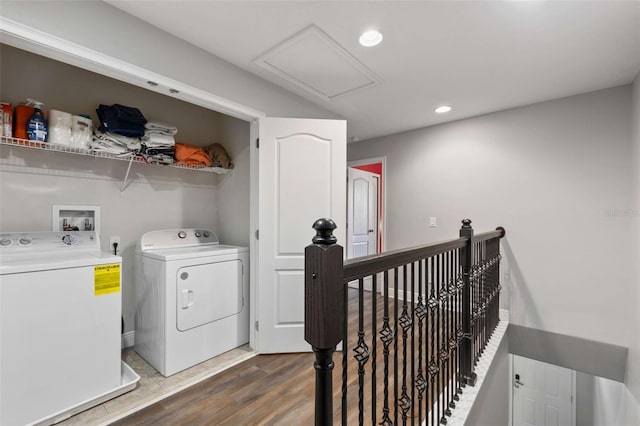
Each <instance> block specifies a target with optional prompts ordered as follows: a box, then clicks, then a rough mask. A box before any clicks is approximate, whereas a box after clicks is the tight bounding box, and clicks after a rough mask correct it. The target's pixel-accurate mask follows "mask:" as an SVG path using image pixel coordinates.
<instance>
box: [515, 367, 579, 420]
mask: <svg viewBox="0 0 640 426" xmlns="http://www.w3.org/2000/svg"><path fill="white" fill-rule="evenodd" d="M511 357H512V358H511V362H512V375H511V379H512V382H511V384H512V389H511V390H512V419H513V421H512V425H513V426H575V424H576V404H575V394H576V372H575V371H574V370H571V369H568V368H564V367H559V366H557V365H553V364H548V363H546V362H542V361H537V360H533V359H530V358H525V357H522V356H519V355H512V356H511Z"/></svg>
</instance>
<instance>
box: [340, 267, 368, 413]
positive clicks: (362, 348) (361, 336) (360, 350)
mask: <svg viewBox="0 0 640 426" xmlns="http://www.w3.org/2000/svg"><path fill="white" fill-rule="evenodd" d="M353 351H354V352H355V355H354V358H355V359H356V360H357V361H358V424H360V425H363V424H364V375H365V365H366V363H367V361H368V360H369V348H368V347H367V343H366V341H365V331H364V278H360V279H359V280H358V344H357V345H356V347H355V348H353ZM345 352H346V351H345ZM343 368H345V367H343ZM343 398H344V395H343ZM343 404H344V403H343ZM343 412H346V410H344V411H343ZM342 422H343V424H345V425H346V417H345V416H344V415H343V418H342Z"/></svg>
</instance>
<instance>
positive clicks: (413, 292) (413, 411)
mask: <svg viewBox="0 0 640 426" xmlns="http://www.w3.org/2000/svg"><path fill="white" fill-rule="evenodd" d="M416 278H417V277H416V262H412V263H411V278H410V280H411V337H410V339H411V418H412V419H414V418H415V417H416V403H415V402H416V345H415V339H416Z"/></svg>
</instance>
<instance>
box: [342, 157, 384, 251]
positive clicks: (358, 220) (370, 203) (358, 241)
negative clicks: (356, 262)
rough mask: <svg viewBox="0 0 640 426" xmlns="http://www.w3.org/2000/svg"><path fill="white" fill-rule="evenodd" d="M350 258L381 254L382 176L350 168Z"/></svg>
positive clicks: (348, 244) (348, 204) (348, 188)
mask: <svg viewBox="0 0 640 426" xmlns="http://www.w3.org/2000/svg"><path fill="white" fill-rule="evenodd" d="M347 173H348V179H347V211H348V217H347V221H348V223H349V226H348V229H347V258H349V259H352V258H354V257H361V256H367V255H369V254H375V253H376V252H377V242H378V177H377V176H376V175H375V174H374V173H370V172H366V171H364V170H359V169H354V168H353V167H349V168H348V170H347Z"/></svg>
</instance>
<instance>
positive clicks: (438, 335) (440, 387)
mask: <svg viewBox="0 0 640 426" xmlns="http://www.w3.org/2000/svg"><path fill="white" fill-rule="evenodd" d="M436 280H437V296H438V319H437V321H438V329H437V330H436V349H437V350H438V353H437V355H438V358H437V359H438V367H439V369H440V371H439V374H438V377H437V378H436V380H437V387H438V413H437V418H438V419H440V423H442V419H443V418H444V407H443V405H444V404H442V403H441V400H443V393H444V377H443V376H442V374H443V373H444V368H443V361H444V359H443V357H442V335H443V329H442V327H443V325H444V324H443V320H444V317H443V315H444V312H443V311H442V254H438V255H437V256H436ZM445 423H446V420H445Z"/></svg>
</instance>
